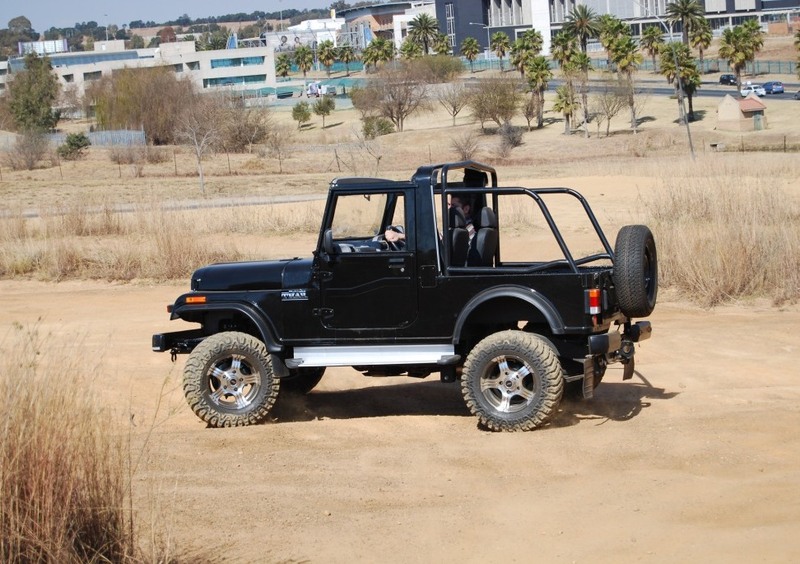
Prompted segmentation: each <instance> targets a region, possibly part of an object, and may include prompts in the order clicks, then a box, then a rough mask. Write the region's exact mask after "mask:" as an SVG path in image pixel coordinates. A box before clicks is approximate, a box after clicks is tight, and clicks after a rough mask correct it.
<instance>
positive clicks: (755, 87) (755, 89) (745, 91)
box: [739, 84, 767, 98]
mask: <svg viewBox="0 0 800 564" xmlns="http://www.w3.org/2000/svg"><path fill="white" fill-rule="evenodd" d="M751 92H752V93H753V94H755V95H756V96H766V95H767V91H766V90H764V87H763V86H761V85H760V84H745V85H744V86H742V89H741V90H739V94H741V95H742V98H744V97H745V96H747V95H749V94H750V93H751Z"/></svg>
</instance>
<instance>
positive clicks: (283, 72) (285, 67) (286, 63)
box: [275, 53, 292, 78]
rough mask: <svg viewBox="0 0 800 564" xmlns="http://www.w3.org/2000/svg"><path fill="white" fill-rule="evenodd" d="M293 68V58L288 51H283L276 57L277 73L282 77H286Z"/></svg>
mask: <svg viewBox="0 0 800 564" xmlns="http://www.w3.org/2000/svg"><path fill="white" fill-rule="evenodd" d="M291 70H292V60H291V59H290V58H289V55H287V54H286V53H281V54H280V55H278V56H277V57H275V74H277V75H278V76H280V77H283V78H286V77H287V76H289V72H290V71H291Z"/></svg>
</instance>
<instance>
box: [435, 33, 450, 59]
mask: <svg viewBox="0 0 800 564" xmlns="http://www.w3.org/2000/svg"><path fill="white" fill-rule="evenodd" d="M433 52H434V53H436V54H437V55H449V54H450V38H449V37H447V36H446V35H445V34H444V33H439V34H437V35H436V39H434V40H433Z"/></svg>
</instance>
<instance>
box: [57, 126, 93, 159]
mask: <svg viewBox="0 0 800 564" xmlns="http://www.w3.org/2000/svg"><path fill="white" fill-rule="evenodd" d="M89 145H91V142H90V141H89V138H88V137H87V136H86V134H85V133H83V132H81V133H70V134H69V135H67V137H66V139H64V143H63V144H62V145H60V146H59V147H58V149H57V150H56V151H57V152H58V156H59V157H61V158H62V159H66V160H68V161H74V160H77V159H80V158H83V157H84V156H85V153H84V151H85V149H86V148H87V147H89Z"/></svg>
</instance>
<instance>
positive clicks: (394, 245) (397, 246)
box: [375, 225, 405, 251]
mask: <svg viewBox="0 0 800 564" xmlns="http://www.w3.org/2000/svg"><path fill="white" fill-rule="evenodd" d="M386 231H394V232H395V233H401V234H405V230H404V229H403V227H402V226H400V225H387V226H386ZM375 240H376V241H380V243H381V245H386V248H387V249H389V250H390V251H402V250H403V247H405V240H404V239H398V240H397V241H390V240H389V239H387V238H386V232H383V233H381V234H380V235H376V236H375Z"/></svg>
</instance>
